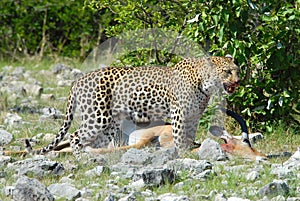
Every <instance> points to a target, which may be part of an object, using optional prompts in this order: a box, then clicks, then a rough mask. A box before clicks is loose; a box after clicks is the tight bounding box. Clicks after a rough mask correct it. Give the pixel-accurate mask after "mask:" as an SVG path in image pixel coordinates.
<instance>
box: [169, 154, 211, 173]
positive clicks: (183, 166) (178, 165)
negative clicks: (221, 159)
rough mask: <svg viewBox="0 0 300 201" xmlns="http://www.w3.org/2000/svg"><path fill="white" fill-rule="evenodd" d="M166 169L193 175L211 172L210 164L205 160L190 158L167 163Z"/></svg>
mask: <svg viewBox="0 0 300 201" xmlns="http://www.w3.org/2000/svg"><path fill="white" fill-rule="evenodd" d="M167 167H168V168H171V169H173V170H176V171H179V172H180V171H187V172H191V173H192V174H193V175H198V174H200V173H202V172H204V171H205V170H211V169H212V164H211V163H210V162H208V161H206V160H200V161H198V160H195V159H190V158H184V159H176V160H173V161H169V162H168V163H167Z"/></svg>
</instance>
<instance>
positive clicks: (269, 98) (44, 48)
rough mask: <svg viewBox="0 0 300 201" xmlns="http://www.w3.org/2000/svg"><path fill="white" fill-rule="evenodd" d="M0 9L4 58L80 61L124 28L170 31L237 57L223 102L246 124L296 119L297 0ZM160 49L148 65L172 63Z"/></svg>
mask: <svg viewBox="0 0 300 201" xmlns="http://www.w3.org/2000/svg"><path fill="white" fill-rule="evenodd" d="M0 8H1V9H0V58H1V59H3V60H11V59H13V60H19V59H22V58H24V56H25V57H32V56H37V58H38V59H43V58H44V57H50V58H52V57H57V56H59V57H61V56H63V57H71V58H81V59H82V60H83V59H84V58H85V57H86V56H87V54H88V53H89V52H90V51H91V50H92V48H93V47H95V46H97V45H99V44H100V43H101V42H103V41H105V40H106V39H107V38H110V37H113V36H116V35H118V34H120V33H122V32H125V31H128V30H136V29H147V28H161V29H165V30H174V31H177V32H178V33H179V34H182V35H185V36H187V37H189V38H191V39H192V40H194V41H195V42H197V43H198V44H200V45H201V46H202V47H203V48H204V50H205V51H206V52H207V53H208V54H211V55H225V54H227V53H229V54H231V55H233V56H234V57H235V58H236V61H237V63H238V64H239V65H240V66H241V69H242V77H243V80H242V83H241V87H239V89H238V91H237V93H235V94H234V95H232V96H230V97H229V101H230V104H229V105H230V107H232V108H234V110H235V111H237V112H240V113H241V114H242V115H244V116H245V117H246V119H248V120H249V121H248V123H249V124H253V125H255V127H256V128H259V129H261V130H264V131H266V130H267V131H272V125H273V121H277V122H284V123H285V124H287V125H292V126H296V127H297V126H299V124H300V103H299V98H300V95H299V94H300V93H299V92H300V89H299V87H300V65H299V64H300V27H299V24H300V1H299V0H294V1H293V0H287V1H277V2H273V1H269V0H261V1H257V0H252V1H251V0H216V1H208V0H206V1H205V0H199V1H189V0H180V1H178V0H171V1H163V0H141V1H132V0H85V1H84V2H83V1H80V0H73V1H58V0H39V1H31V0H24V1H13V0H2V1H0ZM148 54H149V51H141V52H139V53H138V54H129V55H128V56H127V57H126V58H124V62H125V63H126V62H128V63H130V64H131V65H141V64H147V60H146V59H145V60H142V61H143V62H141V58H142V57H143V56H144V58H147V55H148ZM159 54H160V55H159V56H157V55H156V56H154V57H153V58H154V60H155V61H154V62H156V63H159V64H165V63H167V62H168V61H169V60H170V59H159V58H168V57H166V56H165V53H164V52H162V53H159ZM137 55H139V56H138V57H137ZM35 58H36V57H35Z"/></svg>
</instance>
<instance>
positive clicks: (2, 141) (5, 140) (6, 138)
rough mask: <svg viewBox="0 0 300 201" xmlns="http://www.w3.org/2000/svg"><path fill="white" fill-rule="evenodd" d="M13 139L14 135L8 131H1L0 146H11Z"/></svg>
mask: <svg viewBox="0 0 300 201" xmlns="http://www.w3.org/2000/svg"><path fill="white" fill-rule="evenodd" d="M12 139H13V136H12V134H10V133H9V132H7V131H6V130H2V129H0V146H4V145H6V144H9V143H10V142H11V141H12Z"/></svg>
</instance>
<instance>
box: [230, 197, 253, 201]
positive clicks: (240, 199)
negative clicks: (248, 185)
mask: <svg viewBox="0 0 300 201" xmlns="http://www.w3.org/2000/svg"><path fill="white" fill-rule="evenodd" d="M227 201H250V200H248V199H244V198H238V197H230V198H228V199H227Z"/></svg>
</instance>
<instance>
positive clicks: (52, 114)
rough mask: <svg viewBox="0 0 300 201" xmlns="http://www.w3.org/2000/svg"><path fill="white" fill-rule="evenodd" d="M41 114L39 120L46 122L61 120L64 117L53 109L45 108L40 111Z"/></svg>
mask: <svg viewBox="0 0 300 201" xmlns="http://www.w3.org/2000/svg"><path fill="white" fill-rule="evenodd" d="M40 112H41V113H42V116H41V117H40V120H42V121H43V120H48V119H62V118H63V117H64V115H63V114H62V113H61V111H59V110H57V109H55V108H53V107H45V108H43V109H41V110H40Z"/></svg>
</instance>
